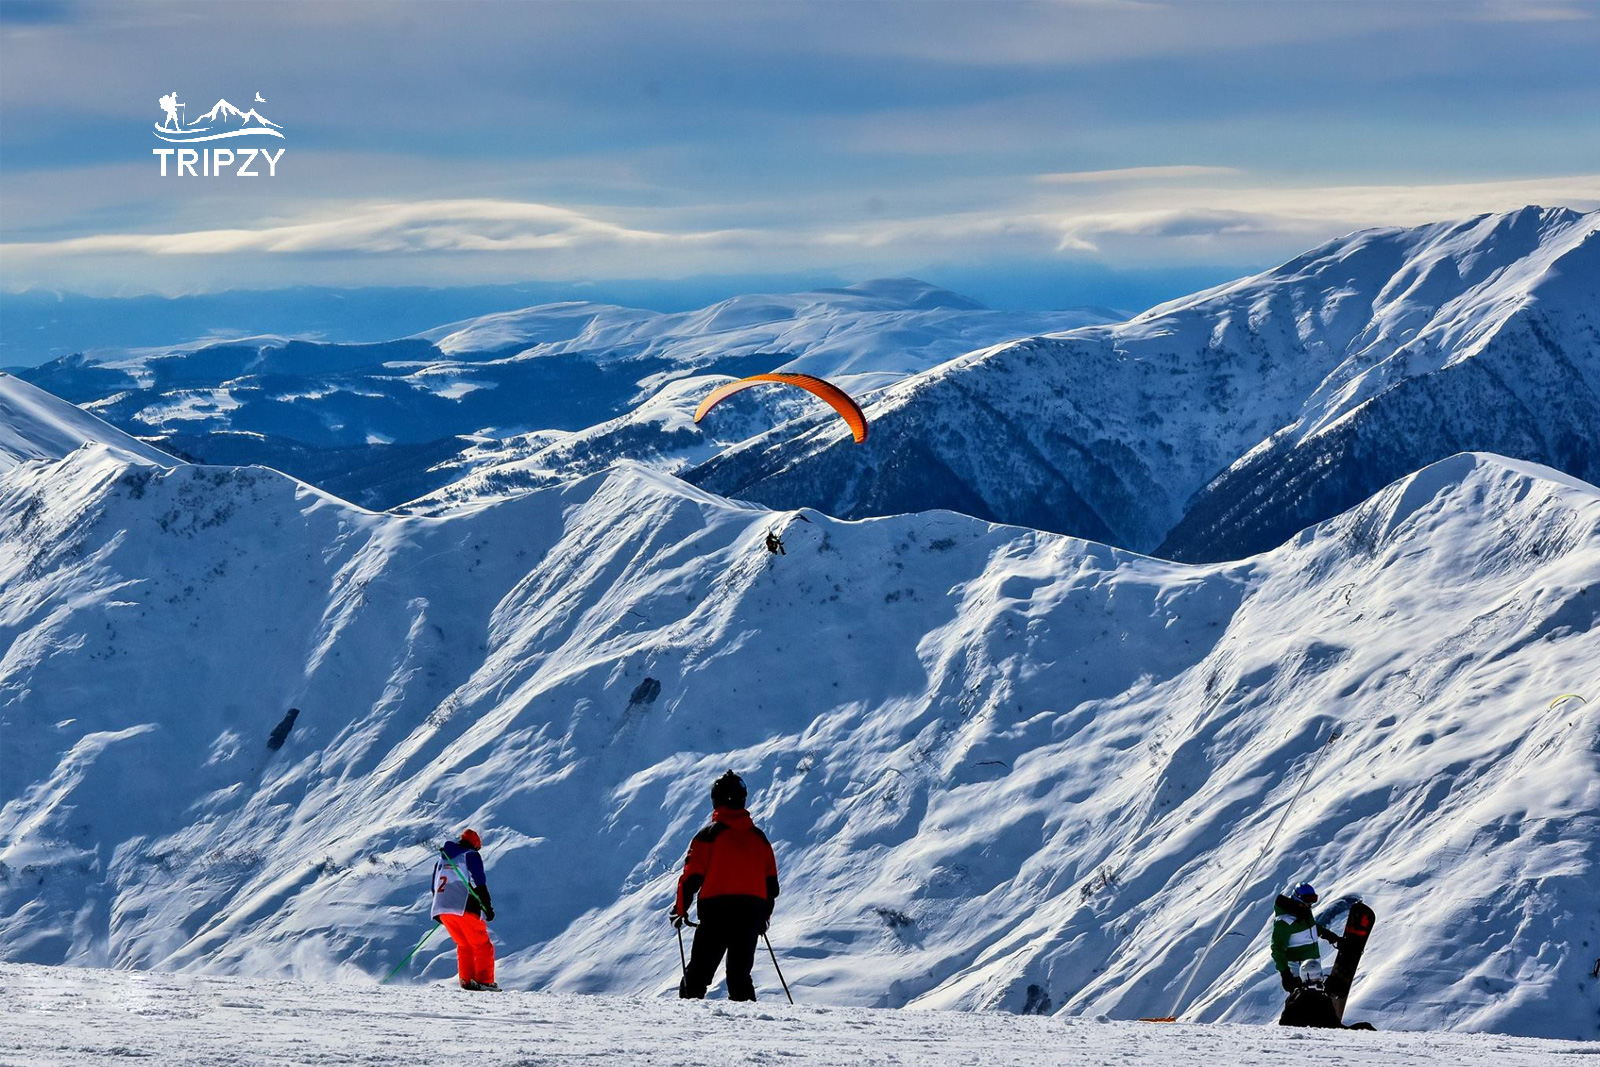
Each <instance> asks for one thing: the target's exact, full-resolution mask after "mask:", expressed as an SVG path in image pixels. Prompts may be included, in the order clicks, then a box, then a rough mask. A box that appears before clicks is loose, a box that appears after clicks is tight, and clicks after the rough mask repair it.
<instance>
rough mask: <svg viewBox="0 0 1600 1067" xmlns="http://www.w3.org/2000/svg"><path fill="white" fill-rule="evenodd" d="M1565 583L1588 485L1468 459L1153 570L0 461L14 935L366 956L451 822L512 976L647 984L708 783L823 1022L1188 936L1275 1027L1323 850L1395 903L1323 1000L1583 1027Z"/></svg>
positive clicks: (1056, 987) (1234, 1003) (1082, 1008)
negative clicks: (749, 838)
mask: <svg viewBox="0 0 1600 1067" xmlns="http://www.w3.org/2000/svg"><path fill="white" fill-rule="evenodd" d="M773 527H778V528H780V529H781V530H782V531H783V534H784V537H785V539H786V541H787V543H788V555H786V556H782V557H773V556H769V555H768V554H766V553H765V552H764V551H762V550H761V549H760V547H759V546H760V542H761V539H762V537H763V535H764V534H765V532H766V531H767V530H768V529H769V528H773ZM1597 597H1600V491H1597V490H1596V489H1595V488H1594V487H1593V486H1590V485H1588V484H1586V483H1582V482H1579V481H1577V480H1575V479H1571V478H1569V477H1565V476H1562V475H1560V474H1558V473H1556V472H1554V471H1551V470H1548V469H1544V468H1538V467H1534V466H1530V465H1526V464H1520V463H1515V462H1511V461H1505V460H1501V459H1498V458H1495V457H1491V456H1483V455H1460V456H1455V457H1451V458H1450V459H1448V460H1446V461H1444V462H1441V463H1438V464H1435V465H1433V466H1431V467H1429V468H1427V469H1426V470H1423V471H1421V472H1418V473H1417V474H1415V475H1412V476H1409V477H1407V478H1405V479H1402V480H1400V481H1399V482H1396V483H1395V484H1394V485H1392V486H1390V487H1388V488H1386V489H1384V490H1383V491H1382V492H1380V493H1379V494H1377V495H1376V496H1375V497H1373V498H1372V499H1371V500H1369V501H1367V502H1365V503H1364V504H1362V505H1361V506H1360V507H1358V508H1356V509H1354V510H1353V511H1351V512H1349V513H1346V514H1344V515H1341V516H1339V517H1337V518H1335V519H1333V520H1330V521H1328V522H1326V523H1323V524H1321V525H1319V526H1317V527H1315V528H1313V529H1311V530H1309V531H1307V532H1305V533H1304V534H1302V535H1301V536H1300V537H1298V538H1296V539H1295V540H1294V541H1293V542H1291V543H1290V544H1287V545H1285V546H1283V547H1282V548H1280V549H1278V550H1276V551H1273V552H1270V553H1267V554H1264V555H1261V556H1258V557H1255V558H1253V559H1251V560H1247V561H1243V562H1240V563H1237V564H1227V565H1214V566H1184V565H1179V564H1173V563H1167V562H1162V561H1158V560H1153V559H1149V558H1146V557H1142V556H1138V555H1134V554H1132V553H1128V552H1124V551H1120V550H1116V549H1111V548H1107V547H1104V546H1101V545H1096V544H1092V543H1088V542H1084V541H1079V540H1075V539H1072V538H1067V537H1062V536H1057V535H1052V534H1044V533H1037V532H1034V531H1029V530H1024V529H1018V528H1011V527H1001V526H991V525H989V524H986V523H983V522H980V521H977V520H974V519H971V518H967V517H964V516H960V515H956V514H950V513H937V512H935V513H927V514H918V515H906V516H899V517H895V518H889V519H881V520H873V521H866V522H845V521H839V520H834V519H830V518H826V517H824V516H822V515H820V514H817V513H805V514H797V513H771V512H768V511H765V510H763V509H760V508H758V507H755V506H751V505H742V504H736V503H732V502H729V501H727V500H725V499H722V498H719V497H716V496H713V495H710V494H708V493H705V492H704V491H701V490H697V489H694V488H692V487H689V486H687V485H685V484H684V483H682V482H679V481H677V480H675V479H673V478H671V477H669V476H666V475H663V474H660V473H658V472H653V471H650V470H647V469H643V468H641V467H638V466H628V465H625V466H622V467H620V468H617V469H614V470H612V471H610V472H608V473H606V474H601V475H594V476H590V477H588V478H585V479H582V480H579V481H574V482H571V483H566V484H563V485H560V486H557V487H554V488H549V489H543V490H537V491H533V492H529V493H526V494H523V495H520V496H517V497H514V498H511V499H507V500H504V501H502V502H499V503H496V504H493V505H488V506H478V507H472V508H464V509H458V510H454V511H449V512H446V513H444V514H442V515H440V516H437V517H404V516H396V515H388V514H378V513H371V512H366V511H362V510H360V509H357V508H354V507H352V506H350V505H348V504H346V503H344V502H343V501H340V500H338V499H336V498H333V497H330V496H327V495H326V494H323V493H320V492H318V491H316V490H314V489H311V488H310V487H308V486H306V485H304V484H302V483H299V482H296V481H295V480H293V479H291V478H288V477H286V476H284V475H281V474H278V473H276V472H274V471H270V470H265V469H261V468H248V469H237V468H218V467H203V466H194V465H186V466H179V467H173V468H167V469H162V468H156V467H151V466H146V465H139V464H132V463H129V462H126V461H125V460H122V459H119V458H118V457H117V455H116V454H115V453H114V452H111V451H109V450H105V449H101V450H79V451H75V452H72V453H70V454H68V455H67V456H65V457H64V458H63V459H61V460H59V461H57V462H55V463H32V464H24V465H21V466H17V467H15V468H13V469H11V470H9V471H7V472H4V473H3V474H0V743H3V747H4V750H5V774H4V776H3V778H0V957H3V958H5V959H8V960H13V961H32V962H48V963H62V962H66V963H73V964H79V965H94V966H114V967H140V968H156V969H176V970H186V971H188V970H192V971H200V972H208V973H232V974H254V975H267V976H271V975H280V976H281V975H294V974H300V975H316V974H325V973H328V972H329V971H330V970H331V969H348V968H355V969H359V970H361V971H364V972H366V973H368V974H375V973H378V972H380V970H381V969H385V968H386V967H387V966H388V965H389V963H390V962H391V961H393V960H395V959H397V958H398V957H399V956H400V955H401V954H402V953H403V951H404V950H405V949H406V948H407V947H409V945H410V944H411V943H412V942H413V941H414V940H415V939H416V938H417V937H418V936H419V935H420V933H421V932H422V930H423V929H424V928H425V927H426V919H425V916H426V910H425V909H426V898H425V896H424V892H423V891H424V889H425V886H424V884H423V882H424V880H425V877H426V871H427V869H428V866H429V864H430V855H431V853H430V846H429V842H436V841H438V840H439V839H440V838H441V837H442V836H443V835H445V834H447V833H451V832H456V831H458V830H459V829H460V827H461V826H463V825H464V824H472V825H476V826H478V827H480V828H481V829H483V830H484V831H485V836H486V840H487V842H488V848H487V858H488V863H489V867H490V872H491V874H490V877H491V883H492V885H493V886H494V890H495V901H496V905H497V909H498V911H499V912H500V918H499V919H498V920H497V922H496V924H495V933H496V937H497V939H498V940H499V942H500V945H501V951H502V954H503V961H504V962H503V966H502V972H501V973H502V976H503V978H502V980H503V981H504V982H505V983H506V984H507V985H509V986H512V987H514V988H528V989H549V990H556V991H565V992H601V991H605V992H632V993H645V994H656V993H659V992H660V991H661V990H662V989H664V988H666V986H667V985H668V984H669V983H670V982H671V980H672V976H673V974H674V972H675V971H676V969H677V966H678V961H677V959H676V953H675V951H674V947H675V946H674V944H673V942H672V940H671V938H670V936H669V933H668V930H667V927H666V926H665V925H664V922H663V919H662V911H663V909H665V907H666V906H667V904H668V901H669V900H670V896H671V889H672V885H673V878H674V868H675V866H676V865H677V863H678V862H679V860H680V859H681V855H682V850H683V848H684V846H685V843H686V842H687V840H688V838H689V836H690V835H691V834H692V833H693V831H694V830H695V828H696V827H697V826H698V825H699V824H700V822H701V820H702V819H703V818H704V817H705V814H706V810H705V809H706V801H705V790H706V787H707V785H708V783H709V781H710V780H711V779H712V777H714V776H715V774H717V773H720V772H721V771H722V770H723V769H724V768H726V767H729V766H734V767H737V768H739V769H740V770H741V771H742V772H743V773H745V774H746V775H747V777H748V779H749V780H750V782H751V783H752V786H753V796H752V808H753V811H754V813H755V815H756V817H757V818H758V819H759V820H760V822H761V823H762V824H763V825H764V826H765V827H766V828H767V829H768V831H769V833H770V834H771V836H772V838H773V840H774V842H775V843H776V845H777V848H778V852H779V857H780V863H781V865H782V868H783V872H784V884H785V891H784V895H783V898H782V899H781V901H780V904H779V909H778V918H777V921H776V923H775V926H774V930H773V936H774V940H775V941H776V942H777V943H778V944H779V945H780V946H782V947H783V949H784V951H785V954H786V955H785V958H786V960H787V961H788V974H789V978H790V981H791V984H792V985H794V986H795V988H796V993H797V996H798V997H799V998H800V999H802V1000H803V1001H804V1002H805V1003H808V1004H833V1005H864V1006H902V1005H909V1006H917V1007H939V1008H1001V1009H1006V1010H1010V1011H1024V1010H1026V1011H1032V1012H1053V1013H1056V1014H1061V1015H1066V1016H1078V1015H1090V1016H1098V1015H1107V1016H1111V1017H1114V1018H1123V1019H1125V1018H1132V1017H1136V1016H1141V1015H1148V1014H1166V1013H1168V1012H1169V1011H1170V1010H1171V1009H1172V1007H1173V1000H1174V998H1175V997H1176V995H1177V992H1178V990H1179V988H1180V987H1181V986H1182V985H1183V984H1184V981H1185V979H1186V977H1187V974H1188V970H1189V969H1190V968H1191V967H1192V966H1193V965H1194V961H1195V960H1196V957H1197V956H1199V954H1200V953H1201V951H1202V949H1203V948H1204V945H1205V943H1206V942H1207V941H1208V940H1209V939H1210V938H1211V937H1212V936H1213V934H1220V935H1225V936H1223V937H1222V940H1221V943H1220V945H1219V947H1218V948H1217V950H1216V951H1215V952H1213V953H1212V954H1211V955H1210V956H1209V957H1208V959H1207V962H1206V965H1205V968H1204V970H1203V971H1202V972H1201V973H1199V974H1198V978H1197V981H1196V982H1195V985H1194V990H1195V995H1194V996H1193V997H1192V998H1191V1000H1192V1002H1191V1003H1190V1004H1188V1005H1185V1008H1186V1013H1187V1015H1189V1016H1190V1017H1195V1018H1199V1019H1204V1020H1218V1019H1221V1020H1230V1021H1258V1022H1259V1021H1263V1020H1267V1019H1270V1018H1271V1017H1273V1016H1274V1015H1275V1013H1276V1010H1277V1006H1278V1002H1279V999H1280V993H1279V991H1278V986H1277V979H1276V976H1275V975H1274V974H1273V973H1272V972H1271V969H1270V967H1269V966H1268V964H1267V960H1266V951H1265V942H1264V933H1265V929H1266V925H1267V919H1268V911H1267V902H1268V901H1269V899H1270V896H1271V894H1272V892H1273V891H1274V890H1275V889H1276V888H1277V887H1278V886H1280V885H1282V884H1283V883H1284V882H1286V881H1288V880H1289V879H1291V878H1294V879H1298V878H1302V877H1314V878H1315V880H1316V881H1317V882H1318V883H1319V885H1321V886H1322V888H1323V889H1324V891H1325V892H1327V893H1330V894H1334V893H1340V892H1348V891H1359V892H1362V893H1364V894H1365V895H1366V896H1367V898H1368V899H1369V900H1370V901H1372V903H1373V904H1374V906H1375V907H1376V908H1377V910H1378V912H1379V915H1380V920H1379V927H1378V932H1377V934H1376V935H1375V937H1374V941H1373V944H1372V947H1371V949H1370V950H1369V953H1368V960H1367V964H1366V969H1365V971H1364V973H1363V976H1362V978H1361V979H1360V981H1359V982H1358V985H1357V988H1356V993H1355V997H1354V999H1353V1003H1352V1013H1353V1014H1355V1015H1357V1016H1361V1017H1370V1018H1372V1019H1374V1020H1375V1021H1376V1022H1377V1023H1378V1024H1379V1025H1380V1026H1383V1027H1387V1028H1430V1029H1438V1028H1450V1029H1460V1030H1498V1031H1505V1032H1512V1033H1521V1034H1531V1035H1543V1036H1558V1037H1584V1038H1594V1037H1595V1036H1596V1035H1597V1033H1600V990H1597V989H1596V985H1595V983H1594V982H1593V981H1592V980H1590V979H1589V978H1588V977H1587V975H1588V971H1589V968H1590V967H1591V966H1592V964H1593V956H1595V955H1600V953H1597V952H1595V951H1593V946H1595V945H1597V944H1600V917H1597V915H1596V913H1595V909H1594V907H1593V901H1594V900H1595V898H1596V894H1597V892H1600V871H1597V869H1596V857H1597V855H1600V850H1597V848H1596V842H1597V841H1600V815H1597V812H1600V773H1597V771H1600V716H1597V713H1596V709H1597V708H1600V700H1596V699H1595V697H1596V696H1597V695H1600V694H1596V693H1594V691H1593V689H1594V684H1595V676H1594V665H1595V664H1596V663H1597V662H1600V628H1597V627H1596V613H1597V610H1600V601H1597ZM1571 691H1582V692H1586V693H1587V694H1588V696H1589V698H1590V700H1591V702H1590V703H1587V704H1586V703H1583V702H1581V701H1578V700H1566V701H1564V702H1559V703H1556V704H1554V705H1552V703H1551V701H1552V699H1553V698H1554V697H1556V696H1558V695H1560V694H1563V693H1566V692H1571ZM289 708H298V709H301V712H302V713H301V714H300V715H299V717H298V719H297V720H296V721H295V722H294V725H293V729H292V730H291V731H290V732H289V733H288V738H287V742H286V743H285V744H284V745H283V747H282V749H281V750H280V751H276V752H272V751H269V750H268V748H267V745H266V742H267V738H268V736H269V734H270V733H271V732H272V731H273V729H274V727H276V726H278V725H279V723H280V721H281V720H282V719H283V718H284V716H285V711H286V709H289ZM1336 726H1337V727H1339V728H1340V729H1342V731H1343V734H1342V737H1341V739H1340V740H1339V741H1337V742H1336V743H1335V744H1334V746H1333V748H1332V749H1330V751H1329V753H1328V754H1327V755H1326V758H1325V759H1324V760H1323V761H1322V762H1321V763H1320V765H1319V766H1318V768H1317V771H1316V773H1315V775H1314V776H1313V778H1312V779H1311V781H1310V786H1309V788H1308V790H1307V792H1306V795H1305V797H1304V798H1303V799H1302V800H1301V802H1300V804H1299V806H1298V807H1297V808H1296V809H1295V810H1294V811H1293V813H1292V814H1291V815H1290V816H1289V818H1288V820H1287V823H1286V825H1285V828H1284V830H1283V832H1282V834H1281V835H1280V836H1278V837H1277V838H1276V839H1275V840H1273V841H1272V842H1271V847H1270V848H1267V849H1266V854H1265V856H1264V858H1263V859H1262V861H1261V862H1260V864H1259V866H1258V867H1253V864H1254V863H1255V860H1256V857H1257V855H1258V854H1259V853H1261V852H1262V850H1263V848H1264V847H1265V846H1266V845H1267V843H1268V837H1269V834H1270V829H1271V827H1272V825H1273V824H1275V822H1276V821H1277V819H1278V817H1279V815H1280V813H1281V811H1282V808H1283V805H1284V804H1285V803H1286V802H1287V800H1288V798H1289V797H1290V796H1291V795H1292V794H1293V793H1294V792H1295V790H1296V789H1298V788H1299V786H1300V783H1301V779H1302V777H1303V775H1304V773H1305V770H1306V768H1307V767H1308V766H1309V764H1310V761H1311V760H1313V759H1314V758H1315V754H1316V753H1317V752H1318V750H1319V748H1320V747H1321V746H1322V745H1323V744H1324V743H1325V740H1326V738H1327V737H1328V735H1329V733H1330V731H1332V730H1333V729H1334V728H1335V727H1336ZM1252 870H1253V873H1252V874H1250V877H1249V878H1248V880H1246V874H1247V872H1250V871H1252ZM1241 881H1245V884H1244V886H1243V888H1244V890H1245V893H1244V900H1245V901H1246V906H1245V907H1244V908H1243V909H1241V910H1240V911H1239V912H1237V913H1236V914H1220V913H1219V909H1221V908H1223V906H1224V903H1225V901H1226V900H1228V899H1229V898H1231V896H1232V893H1233V889H1234V885H1235V883H1238V882H1241ZM450 966H451V964H450V960H449V956H448V954H445V955H444V956H442V957H441V956H425V959H424V961H423V962H420V963H419V964H418V965H417V967H416V968H415V970H414V974H417V975H420V976H422V977H425V978H430V979H434V978H440V977H441V976H444V975H446V974H447V973H448V971H449V968H450Z"/></svg>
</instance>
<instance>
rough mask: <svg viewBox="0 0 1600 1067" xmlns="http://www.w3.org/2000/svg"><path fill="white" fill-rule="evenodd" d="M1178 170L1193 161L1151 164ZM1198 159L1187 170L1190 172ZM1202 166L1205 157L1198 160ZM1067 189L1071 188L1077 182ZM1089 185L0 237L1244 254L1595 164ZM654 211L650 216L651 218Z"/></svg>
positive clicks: (477, 250)
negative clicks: (856, 199)
mask: <svg viewBox="0 0 1600 1067" xmlns="http://www.w3.org/2000/svg"><path fill="white" fill-rule="evenodd" d="M1148 169H1150V170H1163V169H1166V170H1184V169H1185V168H1182V167H1177V168H1148ZM1190 169H1193V168H1190ZM1199 169H1201V170H1206V171H1207V172H1208V173H1209V169H1207V168H1199ZM1068 184H1069V185H1073V183H1068ZM1083 184H1084V186H1085V188H1086V189H1087V190H1089V191H1088V192H1087V193H1086V194H1085V195H1080V196H1076V197H1074V196H1070V195H1065V194H1059V193H1052V194H1051V195H1048V196H1039V197H1035V198H1032V199H1024V200H1020V201H1018V202H1016V203H1014V204H1011V205H1008V206H1004V207H1001V208H998V209H995V210H986V211H969V212H955V213H944V214H931V215H922V216H917V217H908V218H900V219H884V220H875V221H870V222H865V223H857V224H852V225H845V226H829V225H817V226H812V227H806V226H794V225H790V226H769V227H741V228H724V229H675V228H673V227H672V226H671V224H670V223H668V222H666V221H665V219H664V218H663V217H662V216H663V215H665V214H670V213H663V212H656V213H651V212H634V213H633V214H634V215H636V216H638V220H637V221H634V222H622V221H618V220H616V219H614V218H603V217H600V216H599V215H598V214H596V213H594V212H593V210H592V209H590V210H585V211H578V210H574V209H572V208H567V207H561V206H557V205H551V204H544V203H536V202H529V201H518V200H495V199H453V200H420V201H413V202H403V203H393V202H366V203H357V204H347V205H341V206H338V207H336V208H335V207H330V206H327V205H324V206H322V207H321V209H320V211H319V213H318V214H317V215H316V216H315V217H306V218H301V219H298V220H291V221H281V220H272V222H271V223H270V224H263V225H259V226H255V227H233V228H226V229H220V228H219V229H198V230H190V231H181V232H172V233H154V234H152V233H146V234H127V233H105V234H95V235H88V236H80V237H70V238H65V239H60V240H52V241H34V242H14V243H8V244H0V251H3V252H4V253H5V257H6V259H7V260H8V261H9V262H12V263H20V262H24V261H31V262H32V263H33V264H40V263H48V262H50V261H53V260H62V259H71V258H76V257H88V256H102V257H107V256H110V257H134V258H141V257H145V258H148V257H168V256H220V255H229V256H240V255H256V256H265V257H274V258H288V257H301V258H305V259H308V260H309V259H312V258H316V257H326V256H328V255H340V254H344V255H357V256H406V257H427V256H436V255H438V256H442V255H456V254H476V255H490V256H492V255H494V254H506V253H530V252H538V253H554V254H565V255H568V256H570V257H572V259H573V261H581V262H582V263H583V264H584V265H585V268H586V269H587V270H590V271H594V272H597V273H599V274H601V275H611V276H626V272H628V271H635V270H637V264H638V259H637V255H638V252H639V251H640V250H641V249H649V250H650V251H651V252H652V254H653V255H657V256H660V257H662V258H663V261H664V262H666V261H670V260H671V259H672V257H674V256H676V255H681V254H685V253H687V254H689V255H691V256H692V257H693V259H694V261H695V263H696V264H699V265H701V266H705V265H717V264H718V263H719V261H720V262H725V264H726V265H728V266H730V267H734V266H736V267H745V266H748V263H747V262H746V260H747V259H751V258H760V257H771V256H773V255H774V254H780V253H781V254H782V255H783V256H785V257H786V259H787V260H788V261H791V262H798V263H801V264H815V263H827V262H828V261H829V256H830V255H831V254H834V253H838V252H850V253H852V254H855V255H857V256H858V257H863V256H864V257H865V258H866V259H867V260H874V259H881V260H883V261H884V262H885V263H886V264H887V263H889V262H892V261H893V260H894V259H895V258H898V257H905V256H908V255H938V254H950V253H952V252H955V251H959V250H960V249H961V248H964V247H970V246H971V245H972V244H973V243H974V242H984V243H985V245H986V247H993V248H999V249H1003V250H1007V251H1009V252H1012V253H1016V254H1040V253H1048V252H1054V253H1056V254H1060V255H1087V256H1094V255H1101V254H1105V253H1107V252H1108V251H1111V250H1113V249H1115V250H1117V251H1122V252H1125V251H1128V250H1130V249H1133V248H1135V247H1136V248H1137V250H1138V251H1139V252H1140V254H1141V255H1142V256H1144V257H1147V258H1150V257H1155V258H1159V257H1161V256H1163V255H1165V256H1166V257H1167V258H1169V259H1173V260H1175V261H1177V260H1183V259H1185V258H1189V257H1192V256H1193V255H1194V254H1196V253H1197V252H1201V253H1205V254H1208V255H1217V254H1222V255H1224V256H1225V257H1229V258H1235V259H1243V258H1259V257H1261V256H1262V255H1264V254H1265V255H1268V256H1270V255H1273V254H1281V253H1283V252H1285V251H1293V250H1296V249H1297V248H1298V247H1301V246H1303V245H1304V244H1306V243H1309V242H1312V241H1316V240H1322V239H1326V238H1328V237H1333V236H1337V235H1339V234H1341V233H1344V232H1348V231H1349V230H1353V229H1359V228H1363V227H1367V226H1386V225H1390V226H1409V225H1416V224H1419V223H1423V222H1429V221H1437V220H1441V219H1450V218H1459V217H1465V216H1470V215H1475V214H1480V213H1484V212H1490V211H1502V210H1511V209H1514V208H1516V207H1520V206H1522V205H1524V204H1528V203H1539V204H1544V205H1565V206H1570V207H1575V208H1579V209H1584V210H1588V209H1592V208H1595V207H1600V174H1596V175H1578V176H1573V177H1561V178H1541V179H1527V180H1516V181H1500V182H1476V183H1453V184H1440V185H1411V186H1406V185H1354V186H1325V187H1317V188H1279V187H1261V186H1257V187H1250V188H1243V187H1241V188H1217V187H1204V186H1190V187H1182V186H1173V185H1161V186H1159V187H1156V188H1151V187H1148V186H1143V185H1140V184H1139V183H1138V182H1134V183H1131V184H1128V185H1126V186H1125V187H1122V188H1117V189H1113V190H1106V189H1103V188H1101V187H1100V186H1099V185H1096V184H1095V183H1083ZM652 214H654V215H655V217H651V216H652Z"/></svg>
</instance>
